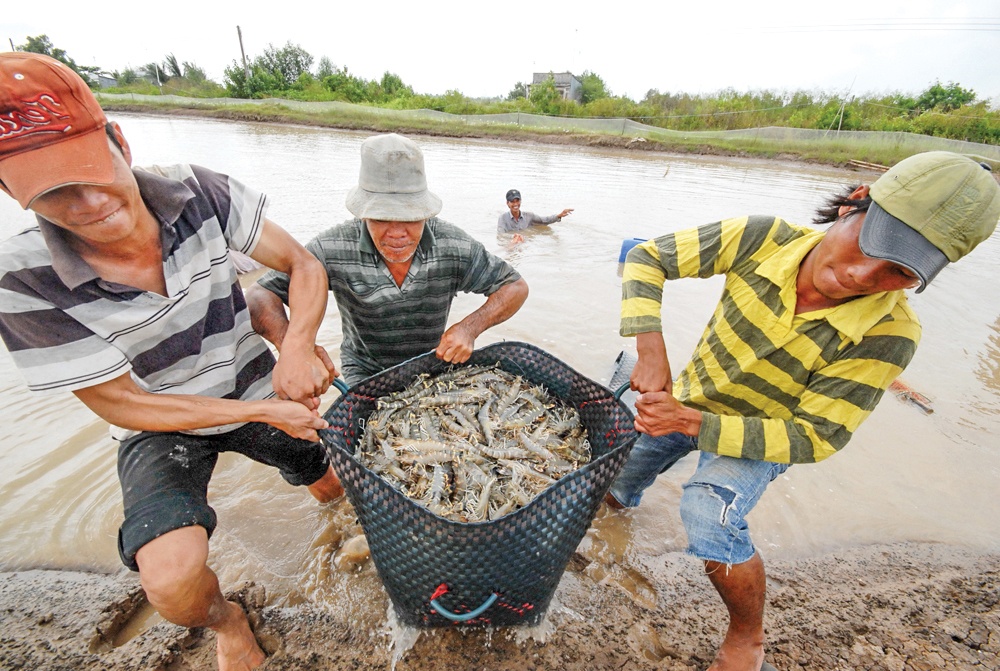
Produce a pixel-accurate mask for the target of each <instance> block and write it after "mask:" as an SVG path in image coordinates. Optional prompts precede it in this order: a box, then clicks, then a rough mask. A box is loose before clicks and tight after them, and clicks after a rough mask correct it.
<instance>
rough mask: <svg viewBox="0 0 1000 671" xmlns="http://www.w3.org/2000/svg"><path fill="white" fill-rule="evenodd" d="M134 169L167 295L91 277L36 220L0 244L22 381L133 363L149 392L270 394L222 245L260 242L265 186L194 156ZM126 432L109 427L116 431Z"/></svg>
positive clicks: (2, 287)
mask: <svg viewBox="0 0 1000 671" xmlns="http://www.w3.org/2000/svg"><path fill="white" fill-rule="evenodd" d="M133 173H134V174H135V177H136V181H137V182H138V184H139V190H140V192H141V193H142V197H143V200H144V201H145V202H146V205H147V206H148V207H149V209H150V211H151V212H152V213H153V214H154V215H155V216H156V218H157V220H158V221H159V223H160V226H161V233H160V237H161V241H162V244H163V271H164V276H165V278H166V287H167V295H166V296H161V295H159V294H157V293H155V292H147V291H140V290H138V289H135V288H134V287H128V286H124V285H120V284H115V283H112V282H106V281H104V280H102V279H101V278H99V277H97V275H96V274H95V273H94V271H93V270H92V269H91V267H90V266H89V265H88V264H87V263H86V262H85V261H83V260H82V259H81V258H80V257H79V256H77V255H76V254H75V253H74V252H73V251H72V250H71V249H70V248H69V245H68V244H67V243H66V240H65V238H64V236H65V235H67V234H66V233H65V232H64V231H63V230H62V229H60V228H58V227H57V226H54V225H53V224H51V223H49V222H47V221H45V220H44V219H41V218H39V220H38V226H37V227H34V228H29V229H27V230H25V231H23V232H21V233H20V234H18V235H16V236H14V237H13V238H11V239H9V240H7V241H6V242H4V243H3V244H2V245H0V336H2V338H3V341H4V343H5V344H6V345H7V349H8V351H9V352H10V354H11V356H12V357H13V359H14V363H15V364H16V365H17V367H18V369H19V370H20V371H21V374H22V375H23V376H24V379H25V381H26V382H27V383H28V387H29V389H31V390H32V391H36V392H43V393H51V392H59V391H73V390H76V389H83V388H86V387H91V386H94V385H97V384H100V383H102V382H106V381H108V380H111V379H114V378H116V377H118V376H120V375H122V374H123V373H125V372H126V371H131V373H132V377H133V379H134V380H135V381H136V383H137V384H138V385H139V386H140V387H141V388H143V389H145V390H147V391H150V392H153V393H157V392H160V393H169V394H195V395H201V396H212V397H217V398H232V399H244V400H249V399H262V398H267V397H269V396H271V395H273V390H272V388H271V369H272V368H273V366H274V357H273V355H272V354H271V352H270V350H269V349H268V347H267V345H266V344H265V343H264V341H263V340H262V339H261V338H260V337H259V336H258V335H257V334H256V333H254V331H253V328H252V327H251V325H250V314H249V312H248V310H247V307H246V301H245V300H244V299H243V292H242V290H241V289H240V285H239V283H238V281H237V279H236V271H235V269H234V267H233V264H232V262H231V261H230V260H229V254H228V250H229V249H230V248H231V249H235V250H237V251H240V252H243V253H250V252H251V251H253V249H254V247H255V246H256V245H257V242H258V241H259V240H260V235H261V232H262V229H263V226H264V212H265V209H266V206H267V198H266V196H264V194H262V193H259V192H257V191H254V190H252V189H249V188H247V187H246V186H244V185H243V184H241V183H239V182H238V181H236V180H234V179H232V178H230V177H227V176H226V175H221V174H219V173H215V172H212V171H210V170H207V169H205V168H201V167H198V166H193V165H175V166H169V167H155V168H148V169H135V170H133ZM236 426H238V425H232V424H230V425H226V426H218V427H211V428H208V429H199V430H196V431H192V432H191V433H199V434H214V433H222V432H225V431H228V430H232V429H233V428H235V427H236ZM134 433H135V432H130V431H126V430H124V429H121V428H119V427H112V435H113V436H114V437H115V438H118V439H119V440H121V439H124V438H125V437H128V436H129V435H133V434H134Z"/></svg>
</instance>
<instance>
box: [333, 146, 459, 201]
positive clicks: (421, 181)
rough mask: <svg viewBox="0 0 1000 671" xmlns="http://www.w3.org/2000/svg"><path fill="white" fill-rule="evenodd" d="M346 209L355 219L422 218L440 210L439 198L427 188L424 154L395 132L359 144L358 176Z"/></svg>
mask: <svg viewBox="0 0 1000 671" xmlns="http://www.w3.org/2000/svg"><path fill="white" fill-rule="evenodd" d="M347 209H348V210H350V212H351V214H353V215H354V216H355V217H357V218H358V219H377V220H379V221H422V220H424V219H429V218H431V217H433V216H434V215H436V214H437V213H438V212H440V211H441V199H440V198H438V197H437V196H436V195H434V194H433V193H431V192H430V191H428V190H427V175H426V173H425V172H424V154H423V152H422V151H420V147H418V146H417V144H416V143H415V142H414V141H413V140H410V139H409V138H405V137H403V136H402V135H397V134H396V133H389V134H388V135H376V136H374V137H370V138H368V139H367V140H365V141H364V142H362V143H361V176H360V177H359V179H358V185H357V186H356V187H354V188H353V189H351V191H350V193H348V194H347Z"/></svg>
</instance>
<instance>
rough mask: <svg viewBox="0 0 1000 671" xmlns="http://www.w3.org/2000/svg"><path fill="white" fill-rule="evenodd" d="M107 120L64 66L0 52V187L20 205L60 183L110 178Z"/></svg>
mask: <svg viewBox="0 0 1000 671" xmlns="http://www.w3.org/2000/svg"><path fill="white" fill-rule="evenodd" d="M107 122H108V119H107V117H106V116H104V110H102V109H101V106H100V105H99V104H98V102H97V99H96V98H94V94H93V93H91V92H90V89H89V88H88V87H87V84H86V83H85V82H84V81H83V79H81V78H80V76H79V75H78V74H76V73H75V72H73V70H72V69H70V68H69V67H68V66H66V65H64V64H62V63H60V62H59V61H57V60H55V59H54V58H49V57H48V56H43V55H41V54H33V53H27V52H23V51H16V52H8V53H2V54H0V188H2V189H3V190H4V191H6V192H7V193H9V194H10V195H11V196H13V198H14V199H15V200H16V201H17V202H18V203H20V204H21V207H23V208H25V209H27V208H28V205H30V204H31V201H32V200H34V199H35V198H36V197H37V196H39V195H41V194H43V193H45V192H46V191H50V190H52V189H54V188H56V187H59V186H63V185H65V184H110V183H111V182H113V181H114V178H115V167H114V162H113V157H112V154H111V148H110V146H109V145H108V139H107V135H106V134H105V130H104V127H105V125H106V124H107Z"/></svg>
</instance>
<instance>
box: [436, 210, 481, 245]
mask: <svg viewBox="0 0 1000 671" xmlns="http://www.w3.org/2000/svg"><path fill="white" fill-rule="evenodd" d="M424 226H426V227H427V229H428V230H429V231H430V232H431V234H432V235H433V236H434V244H435V245H438V244H458V245H465V244H470V243H475V244H479V242H478V241H477V240H476V239H475V238H473V237H472V236H471V235H469V233H468V232H466V231H465V230H464V229H462V228H460V227H459V226H456V225H455V224H452V223H449V222H447V221H445V220H443V219H438V218H437V217H431V218H430V219H428V220H427V222H426V223H425V224H424Z"/></svg>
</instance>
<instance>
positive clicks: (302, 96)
mask: <svg viewBox="0 0 1000 671" xmlns="http://www.w3.org/2000/svg"><path fill="white" fill-rule="evenodd" d="M18 48H19V49H20V50H23V51H33V52H35V53H43V54H48V55H50V56H52V57H54V58H57V59H58V60H60V61H62V62H64V63H66V64H67V65H69V66H70V67H71V68H73V69H74V70H75V71H77V72H78V73H80V75H81V76H82V77H83V78H84V79H85V80H86V81H88V83H90V84H91V86H94V87H96V86H97V75H98V72H99V71H100V68H97V67H83V66H79V65H77V64H76V63H75V62H74V61H73V59H72V58H70V57H69V55H68V54H66V52H65V51H64V50H62V49H59V48H57V47H55V46H54V45H53V44H52V42H51V40H49V38H48V37H47V36H46V35H39V36H37V37H29V38H28V40H27V42H26V43H25V44H23V45H20V46H19V47H18ZM314 62H315V61H314V58H313V56H312V55H311V54H310V53H309V52H308V51H306V50H305V49H303V48H302V47H301V46H299V45H297V44H293V43H292V42H287V43H286V44H285V45H284V46H280V47H278V46H275V45H273V44H269V45H268V46H267V47H266V48H265V49H264V51H263V53H261V54H259V55H257V56H255V57H253V58H250V59H249V60H247V61H246V63H242V62H238V61H236V60H234V61H233V62H232V63H231V65H229V66H228V67H226V68H225V71H224V75H223V81H222V83H221V84H219V83H217V82H214V81H212V80H210V79H209V78H208V77H207V76H206V75H205V71H204V70H203V69H202V68H200V67H198V66H197V65H196V64H194V63H192V62H189V61H182V62H179V61H178V59H177V58H176V57H175V56H174V55H173V54H168V55H166V56H165V58H164V60H163V62H162V63H155V62H151V63H147V64H145V65H143V66H141V67H139V68H126V69H124V70H122V71H117V72H113V73H111V75H112V76H113V77H114V78H115V79H116V81H117V84H116V86H115V87H114V88H111V89H106V90H108V91H111V92H132V93H148V94H154V95H155V94H157V93H173V94H176V95H184V96H194V97H232V98H288V99H294V100H306V101H343V102H350V103H356V104H362V105H372V106H379V107H387V108H391V109H433V110H438V111H441V112H448V113H452V114H498V113H510V112H525V113H532V114H545V115H550V116H565V117H586V118H615V119H621V118H628V119H633V120H635V121H640V122H642V123H646V124H649V125H652V126H659V127H661V128H667V129H672V130H685V131H694V130H734V129H744V128H760V127H764V126H783V127H792V128H812V129H818V130H824V131H830V130H868V131H900V132H909V133H918V134H923V135H933V136H938V137H945V138H950V139H958V140H967V141H970V142H984V143H989V144H1000V110H995V109H992V108H991V107H990V105H989V101H987V100H981V99H979V96H978V95H977V94H976V93H975V92H974V91H973V90H971V89H966V88H964V87H962V86H961V85H960V84H958V83H955V82H948V83H944V84H942V83H941V82H934V83H933V84H931V85H929V86H928V88H927V89H926V90H924V91H922V92H921V93H919V94H917V95H909V94H905V93H899V92H895V93H888V94H859V95H853V96H843V95H840V94H836V93H823V92H808V91H794V92H780V91H771V90H757V91H737V90H735V89H732V88H730V89H725V90H722V91H718V92H715V93H713V94H708V95H692V94H687V93H670V92H661V91H659V90H658V89H650V90H649V91H647V93H646V95H645V96H644V97H643V99H642V100H639V101H635V100H632V99H630V98H628V97H627V96H617V95H614V94H613V93H612V92H611V90H610V89H609V88H608V86H607V84H606V83H605V81H604V80H603V78H602V77H601V76H600V75H598V74H596V73H594V72H590V71H585V72H584V73H582V75H580V76H579V77H578V79H579V81H580V83H581V85H582V88H581V93H582V96H581V100H580V101H579V102H578V101H574V100H566V99H563V97H562V95H561V94H560V92H559V91H558V90H557V89H556V86H555V80H554V77H553V76H552V75H551V74H550V76H549V78H548V79H547V80H546V81H544V82H542V83H539V84H534V85H532V86H530V87H529V86H528V85H526V84H525V83H524V82H517V83H516V84H515V85H514V87H513V88H512V89H511V90H510V91H509V93H508V94H507V95H506V96H497V97H496V98H492V99H482V98H469V97H468V96H465V95H464V94H462V93H461V92H460V91H458V90H449V91H446V92H445V93H443V94H437V95H429V94H418V93H416V92H414V90H413V88H412V87H411V86H410V85H408V84H406V83H405V82H404V81H403V80H402V79H401V78H400V77H399V76H398V75H396V74H394V73H391V72H385V73H384V74H383V75H382V77H381V78H379V79H370V80H369V79H365V78H363V77H359V76H357V75H354V74H352V73H351V72H349V70H348V68H347V66H346V65H345V66H337V65H334V63H333V62H332V61H331V60H330V59H329V58H328V57H326V56H323V57H321V58H320V59H319V61H318V62H316V67H315V68H313V63H314Z"/></svg>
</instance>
